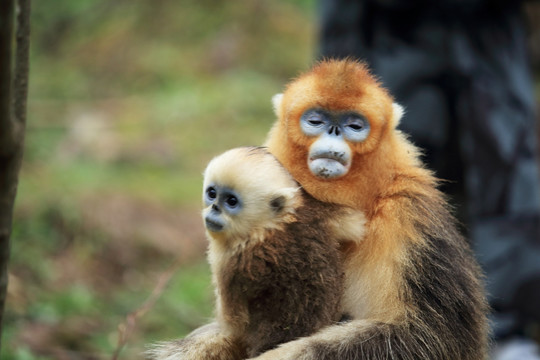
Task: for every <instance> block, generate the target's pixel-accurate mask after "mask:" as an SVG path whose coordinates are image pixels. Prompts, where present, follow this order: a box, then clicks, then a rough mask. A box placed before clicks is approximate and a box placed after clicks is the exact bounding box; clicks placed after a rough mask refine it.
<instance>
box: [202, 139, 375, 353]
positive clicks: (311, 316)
mask: <svg viewBox="0 0 540 360" xmlns="http://www.w3.org/2000/svg"><path fill="white" fill-rule="evenodd" d="M203 200H204V206H205V208H204V210H203V218H204V222H205V226H206V230H207V231H206V232H207V236H208V239H209V249H208V260H209V263H210V266H211V269H212V274H213V283H214V285H215V288H216V315H217V322H218V324H219V327H220V329H221V330H220V331H221V332H222V333H223V334H224V335H227V336H229V337H230V338H231V339H235V340H236V342H237V343H239V344H242V346H243V351H245V353H246V355H247V356H249V357H253V356H256V355H258V354H260V353H262V352H264V351H266V350H269V349H271V348H274V347H276V346H277V345H279V344H281V343H284V342H288V341H290V340H293V339H295V338H298V337H301V336H307V335H310V334H312V333H314V332H316V331H317V330H319V329H321V328H322V327H324V326H328V325H331V324H333V323H335V322H337V321H339V320H340V318H341V316H342V315H343V314H341V311H340V298H341V294H342V293H343V281H344V278H343V266H342V263H343V261H342V259H341V258H340V251H339V247H340V245H341V244H340V243H338V242H337V241H336V240H335V239H336V238H338V239H342V240H343V241H354V242H356V241H358V240H360V239H358V237H359V234H361V233H362V231H363V224H364V222H365V221H364V217H363V215H362V213H360V212H359V211H356V210H352V209H350V208H346V207H343V206H338V205H332V204H329V203H322V202H320V201H318V200H315V199H314V198H313V197H311V196H310V195H308V194H307V193H306V192H305V191H304V190H303V189H302V188H300V186H299V185H298V183H297V182H296V181H295V180H294V179H293V178H292V176H291V175H290V174H289V173H288V172H287V170H285V168H283V167H282V166H281V164H280V163H279V162H278V161H277V160H276V158H274V156H273V155H271V154H270V153H269V152H268V151H267V150H266V149H265V148H261V147H246V148H237V149H233V150H229V151H227V152H225V153H224V154H222V155H220V156H218V157H216V158H214V159H213V160H212V161H211V162H210V163H209V165H208V167H207V168H206V170H205V173H204V195H203ZM351 220H352V221H351ZM351 224H354V225H351ZM353 227H354V228H353Z"/></svg>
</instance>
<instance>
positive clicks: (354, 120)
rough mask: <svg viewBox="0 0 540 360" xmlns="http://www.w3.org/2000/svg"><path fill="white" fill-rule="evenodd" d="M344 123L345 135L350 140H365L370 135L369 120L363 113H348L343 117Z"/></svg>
mask: <svg viewBox="0 0 540 360" xmlns="http://www.w3.org/2000/svg"><path fill="white" fill-rule="evenodd" d="M342 124H343V127H344V130H345V137H346V138H347V139H349V140H350V141H355V142H360V141H364V140H365V139H366V138H367V136H368V135H369V131H370V126H369V122H368V121H367V119H366V118H364V117H363V116H361V115H357V114H350V115H347V116H346V117H345V118H343V120H342Z"/></svg>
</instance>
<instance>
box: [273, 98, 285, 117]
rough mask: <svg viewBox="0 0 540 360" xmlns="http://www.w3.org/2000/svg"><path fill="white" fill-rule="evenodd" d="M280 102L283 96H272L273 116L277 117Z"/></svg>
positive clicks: (279, 110)
mask: <svg viewBox="0 0 540 360" xmlns="http://www.w3.org/2000/svg"><path fill="white" fill-rule="evenodd" d="M281 100H283V94H276V95H274V96H272V106H273V108H274V114H276V115H277V116H279V115H280V113H281Z"/></svg>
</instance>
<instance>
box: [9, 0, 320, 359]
mask: <svg viewBox="0 0 540 360" xmlns="http://www.w3.org/2000/svg"><path fill="white" fill-rule="evenodd" d="M315 5H316V4H315V1H308V0H305V1H285V0H277V1H276V0H254V1H215V0H214V1H212V0H180V1H173V0H153V1H150V0H146V1H142V0H141V1H133V0H116V1H109V0H77V1H73V0H55V1H33V4H32V6H33V8H32V51H31V74H30V85H31V86H30V93H29V102H28V128H27V136H26V149H25V159H24V164H23V168H22V172H21V175H20V185H19V190H18V198H17V203H16V209H15V219H14V228H13V234H12V258H11V264H10V278H9V294H8V301H7V308H6V315H5V323H4V334H3V341H2V344H3V349H2V355H1V357H2V359H20V360H23V359H24V360H26V359H110V358H111V356H112V354H113V353H114V351H115V348H116V347H117V342H118V331H117V328H118V325H119V324H121V323H123V322H124V321H125V318H126V316H127V315H128V314H129V313H131V312H133V311H135V310H136V309H137V308H138V307H140V306H141V305H142V304H143V303H144V302H145V300H146V299H147V298H148V297H149V296H150V294H151V293H152V290H153V289H154V287H155V286H156V285H157V283H158V282H159V281H160V279H162V278H163V276H166V275H167V274H168V273H169V269H170V267H171V266H172V265H173V264H174V263H175V262H177V261H178V263H179V264H180V266H179V267H178V268H176V271H175V272H174V273H173V276H172V278H171V282H170V283H169V285H168V287H167V288H166V289H165V291H164V292H163V293H162V294H161V297H160V298H159V299H158V300H157V302H156V303H155V304H154V305H153V306H152V307H151V308H150V309H149V310H148V312H147V313H146V314H145V315H144V316H142V317H140V318H138V319H137V322H136V325H135V328H134V330H133V333H132V334H131V336H130V338H129V341H128V342H127V345H126V346H125V347H124V350H123V352H122V353H121V356H120V358H121V359H141V358H142V356H141V354H140V353H141V352H142V351H143V350H144V346H145V345H146V344H148V343H151V342H154V341H158V340H166V339H173V338H178V337H181V336H183V335H185V334H186V333H187V332H189V331H190V330H192V329H193V328H195V327H197V326H199V325H201V324H203V323H205V322H207V321H208V319H209V318H210V317H211V316H212V307H213V295H212V291H213V289H212V286H211V283H210V274H209V269H208V266H207V264H206V259H205V256H204V251H205V247H206V240H205V238H204V232H203V226H202V222H201V221H200V210H201V206H200V198H201V186H202V175H201V174H202V171H203V170H204V167H205V165H206V163H207V162H208V161H209V160H210V159H211V158H212V156H214V155H217V154H218V153H221V152H222V151H225V150H227V149H229V148H232V147H235V146H241V145H258V144H261V143H262V142H263V141H264V139H265V136H266V133H267V131H268V130H269V128H270V126H271V124H272V122H273V119H274V116H273V113H272V107H271V102H270V99H271V97H272V95H273V94H275V93H277V92H280V91H281V90H282V88H283V86H284V84H285V83H286V82H287V81H288V80H289V79H290V78H291V77H294V76H296V75H297V74H298V73H299V72H300V71H302V70H305V69H307V68H308V66H309V65H310V64H311V62H312V59H313V56H314V53H315V40H316V11H315V9H316V7H315Z"/></svg>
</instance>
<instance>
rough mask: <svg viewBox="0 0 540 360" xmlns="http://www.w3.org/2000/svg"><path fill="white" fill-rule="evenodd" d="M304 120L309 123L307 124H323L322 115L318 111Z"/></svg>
mask: <svg viewBox="0 0 540 360" xmlns="http://www.w3.org/2000/svg"><path fill="white" fill-rule="evenodd" d="M306 121H307V122H308V123H309V125H311V126H317V127H318V126H321V125H322V124H324V121H322V117H321V115H320V114H318V113H313V114H311V115H310V116H309V117H308V118H307V119H306Z"/></svg>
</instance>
